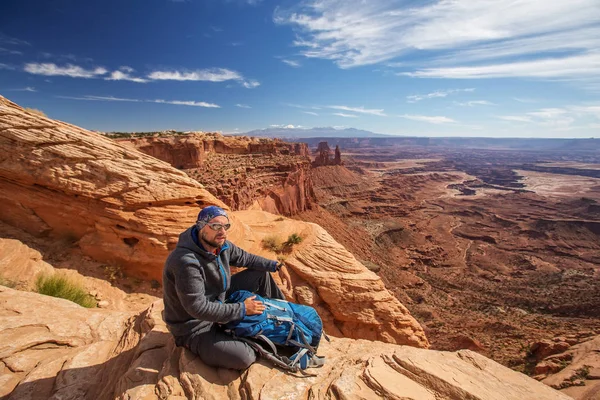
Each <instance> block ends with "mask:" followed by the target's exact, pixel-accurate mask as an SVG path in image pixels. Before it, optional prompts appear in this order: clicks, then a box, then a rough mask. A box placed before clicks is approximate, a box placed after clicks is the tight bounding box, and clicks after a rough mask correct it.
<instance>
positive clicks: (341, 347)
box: [0, 286, 569, 400]
mask: <svg viewBox="0 0 600 400" xmlns="http://www.w3.org/2000/svg"><path fill="white" fill-rule="evenodd" d="M161 309H162V307H161V302H160V301H157V302H155V303H154V304H152V305H151V306H150V307H149V308H148V309H147V310H146V311H144V312H142V313H141V314H137V315H136V314H134V315H130V314H126V313H118V312H114V311H106V310H88V309H84V308H81V307H79V306H77V305H74V304H73V303H70V302H68V301H66V300H62V299H55V298H48V297H45V296H40V295H38V294H34V293H25V292H19V291H15V290H11V289H8V288H4V287H1V286H0V327H1V328H0V359H1V360H2V361H1V362H0V396H2V397H3V398H6V399H7V400H17V399H18V400H28V399H48V398H61V399H65V400H70V399H73V400H75V399H83V398H88V399H98V400H103V399H114V398H116V399H123V400H124V399H127V400H142V399H144V400H148V399H259V398H260V399H263V400H268V399H281V398H294V399H309V398H345V399H355V398H356V399H358V398H362V399H379V398H398V399H399V398H406V399H419V400H427V399H431V400H434V399H456V400H458V399H466V398H471V399H486V400H496V399H497V400H513V399H514V400H521V399H524V398H529V399H533V398H535V399H536V400H567V399H569V397H568V396H565V395H563V394H562V393H560V392H558V391H555V390H554V389H552V388H550V387H548V386H545V385H543V384H542V383H539V382H537V381H535V380H533V379H531V378H528V377H527V376H525V375H523V374H520V373H518V372H515V371H512V370H510V369H508V368H505V367H503V366H501V365H500V364H497V363H496V362H494V361H491V360H489V359H486V358H485V357H483V356H480V355H478V354H476V353H473V352H471V351H468V350H462V351H459V352H456V353H449V352H438V351H432V350H423V349H416V348H412V347H406V346H397V345H392V344H385V343H381V342H370V341H365V340H352V339H336V338H334V339H332V341H331V343H327V342H326V341H324V343H323V344H322V346H321V348H320V349H319V353H320V354H321V355H324V356H325V357H326V359H327V362H326V364H325V366H323V367H322V368H319V369H313V370H311V371H310V372H313V373H315V375H316V376H312V377H298V376H294V375H292V374H286V373H283V372H282V371H280V370H278V369H276V368H273V367H272V366H271V365H269V364H268V363H267V362H264V361H261V362H259V363H256V364H254V365H252V366H251V367H250V368H249V369H248V370H247V371H244V372H242V373H239V372H236V371H233V370H224V369H214V368H211V367H208V366H206V365H205V364H203V363H202V362H201V361H200V359H199V358H197V357H195V356H194V355H193V354H191V353H190V352H189V351H187V350H185V349H183V348H178V347H175V346H174V342H173V340H172V337H171V336H170V334H169V333H168V332H167V330H166V327H165V325H164V323H163V322H162V319H161V316H160V313H161ZM56 315H61V316H64V318H61V319H57V318H56V317H55V316H56Z"/></svg>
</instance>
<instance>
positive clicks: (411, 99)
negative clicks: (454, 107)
mask: <svg viewBox="0 0 600 400" xmlns="http://www.w3.org/2000/svg"><path fill="white" fill-rule="evenodd" d="M473 91H475V89H474V88H466V89H449V90H437V91H435V92H431V93H427V94H414V95H410V96H406V98H407V99H408V100H407V101H408V102H409V103H416V102H417V101H421V100H425V99H434V98H436V97H447V96H448V95H449V94H452V93H458V92H473Z"/></svg>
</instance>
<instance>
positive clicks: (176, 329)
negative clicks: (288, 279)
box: [163, 226, 277, 344]
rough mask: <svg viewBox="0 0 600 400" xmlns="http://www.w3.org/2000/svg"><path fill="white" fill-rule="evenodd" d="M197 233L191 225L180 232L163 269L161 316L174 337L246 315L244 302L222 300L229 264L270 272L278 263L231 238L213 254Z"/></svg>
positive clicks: (203, 329) (200, 330)
mask: <svg viewBox="0 0 600 400" xmlns="http://www.w3.org/2000/svg"><path fill="white" fill-rule="evenodd" d="M197 234H198V229H197V228H195V227H194V226H192V227H190V228H189V229H187V230H186V231H185V232H183V233H182V234H181V235H179V242H177V247H176V248H175V250H173V252H172V253H171V254H170V255H169V257H168V258H167V261H166V262H165V267H164V270H163V299H164V303H165V311H164V314H163V318H164V320H165V322H166V323H167V327H168V328H169V331H170V332H171V333H172V334H173V335H174V336H175V338H176V339H178V337H179V339H183V337H187V336H189V335H191V334H197V333H202V332H207V331H209V330H210V328H211V326H212V324H213V323H215V322H217V323H226V322H229V321H234V320H236V319H241V318H243V317H244V316H245V315H246V310H245V307H244V304H243V303H232V304H225V303H224V301H225V293H226V292H227V289H229V286H230V282H231V270H230V269H229V266H230V265H232V266H234V267H247V268H251V269H257V270H262V271H271V272H274V271H275V269H276V265H277V262H276V261H273V260H269V259H266V258H263V257H260V256H256V255H254V254H250V253H247V252H246V251H244V250H242V249H240V248H239V247H237V246H236V245H234V244H233V243H231V242H230V241H226V242H225V244H224V245H223V247H222V248H221V250H220V252H219V254H218V255H215V254H213V253H210V252H208V251H206V250H204V249H203V248H202V247H200V246H199V245H198V244H197V243H198V242H197V239H196V240H194V235H197ZM177 342H178V344H179V342H180V340H177Z"/></svg>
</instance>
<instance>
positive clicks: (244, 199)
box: [118, 133, 315, 215]
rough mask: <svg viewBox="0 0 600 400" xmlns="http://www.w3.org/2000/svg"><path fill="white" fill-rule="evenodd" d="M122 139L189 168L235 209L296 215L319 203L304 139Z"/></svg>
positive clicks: (194, 135)
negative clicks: (254, 209)
mask: <svg viewBox="0 0 600 400" xmlns="http://www.w3.org/2000/svg"><path fill="white" fill-rule="evenodd" d="M118 141H119V143H122V144H125V145H128V146H132V147H133V148H136V149H138V150H140V151H142V152H144V153H146V154H149V155H152V156H154V157H156V158H159V159H161V160H163V161H166V162H168V163H169V164H171V165H172V166H174V167H176V168H178V169H184V170H185V171H186V172H187V173H188V175H189V176H191V177H193V178H195V179H196V180H198V181H199V182H202V183H203V184H204V185H205V187H206V189H207V190H208V191H209V192H210V193H212V194H214V195H215V196H217V197H218V198H219V199H220V200H222V201H223V202H224V203H225V204H227V205H228V206H229V207H231V209H233V210H243V209H247V208H250V207H254V208H260V209H262V210H265V211H269V212H272V213H275V214H283V215H295V214H297V213H299V212H302V211H306V210H309V209H311V208H313V207H314V205H315V195H314V193H313V189H312V181H311V180H310V174H309V173H308V172H309V170H310V162H309V160H308V156H309V150H308V147H307V145H306V144H304V143H286V142H283V141H281V140H279V139H262V138H254V137H247V136H236V137H233V136H223V135H221V134H219V133H191V134H187V135H173V136H168V137H150V138H135V139H119V140H118Z"/></svg>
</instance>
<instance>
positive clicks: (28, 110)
mask: <svg viewBox="0 0 600 400" xmlns="http://www.w3.org/2000/svg"><path fill="white" fill-rule="evenodd" d="M25 111H27V112H30V113H32V114H35V115H39V116H40V117H48V116H47V115H46V113H45V112H43V111H42V110H38V109H37V108H29V107H26V108H25Z"/></svg>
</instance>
